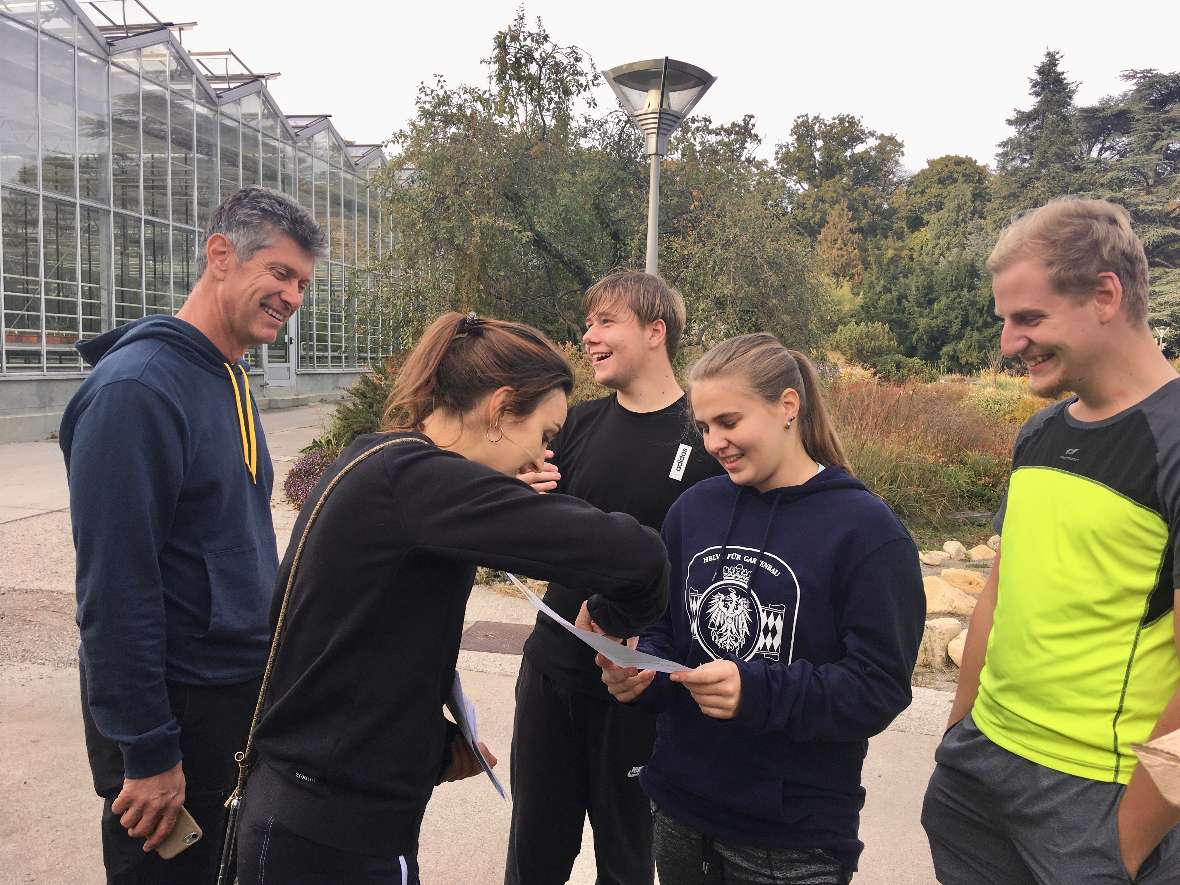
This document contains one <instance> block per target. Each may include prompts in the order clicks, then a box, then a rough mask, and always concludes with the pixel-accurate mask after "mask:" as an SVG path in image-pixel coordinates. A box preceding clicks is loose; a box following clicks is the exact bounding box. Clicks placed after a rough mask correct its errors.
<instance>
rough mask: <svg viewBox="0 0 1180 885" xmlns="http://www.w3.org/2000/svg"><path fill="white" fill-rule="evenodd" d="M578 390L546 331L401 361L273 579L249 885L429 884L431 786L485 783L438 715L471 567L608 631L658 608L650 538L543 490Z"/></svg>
mask: <svg viewBox="0 0 1180 885" xmlns="http://www.w3.org/2000/svg"><path fill="white" fill-rule="evenodd" d="M572 388H573V372H572V371H571V369H570V366H569V364H568V363H567V362H566V360H565V358H564V357H563V356H562V354H561V352H560V351H559V350H558V349H557V348H556V347H555V346H554V345H553V344H552V343H551V342H550V341H549V340H548V339H547V338H545V336H544V335H542V334H541V333H540V332H538V331H537V330H536V329H533V328H531V327H529V326H525V325H522V324H519V323H509V322H502V321H499V320H491V319H478V318H476V317H475V316H474V315H473V314H468V315H467V316H464V315H462V314H458V313H448V314H445V315H443V316H441V317H439V318H438V319H437V320H435V322H434V323H433V324H432V325H431V326H430V327H429V328H428V329H427V330H426V332H425V333H424V334H423V336H422V339H421V340H420V341H419V343H418V345H417V347H416V348H415V349H414V351H413V353H411V354H410V356H409V358H408V359H407V361H406V363H405V366H404V367H403V369H402V371H401V374H400V375H399V377H398V380H397V384H396V387H395V390H394V392H393V394H392V396H391V397H390V400H389V403H388V408H387V411H386V415H385V429H384V431H383V432H381V433H378V434H372V435H369V436H362V437H360V438H359V439H357V440H356V441H355V442H354V443H353V444H352V445H351V446H350V447H349V448H348V449H347V450H346V451H345V452H344V453H343V454H342V455H341V456H340V458H339V459H338V460H337V461H336V462H335V464H333V465H332V467H330V468H329V470H328V471H327V473H326V474H325V475H324V477H323V478H322V479H321V480H320V482H319V484H318V485H317V487H316V489H314V490H313V492H312V494H311V495H310V497H309V498H308V503H307V506H306V507H304V509H303V512H302V513H301V514H300V517H299V520H298V522H297V523H296V525H295V529H294V531H293V533H292V536H291V537H292V542H291V546H290V548H289V549H288V551H287V555H286V557H285V559H284V561H283V563H282V565H281V567H280V569H279V581H278V590H277V593H276V598H275V603H274V608H273V610H272V625H277V629H278V641H277V643H276V644H275V649H276V650H275V651H273V652H272V666H270V667H268V674H269V675H268V680H267V681H266V682H264V690H263V696H262V698H261V700H260V711H261V717H260V719H259V720H258V722H257V726H256V728H255V729H254V730H253V734H252V739H251V742H250V743H249V744H248V746H247V751H246V758H245V763H246V764H245V766H244V768H248V771H249V777H248V779H247V780H245V782H244V786H243V784H242V783H239V791H238V793H237V794H236V795H244V799H243V800H242V806H241V808H242V811H241V820H240V823H239V825H238V835H239V851H238V858H239V861H238V874H239V881H240V883H241V885H256V883H257V885H261V883H262V882H263V881H266V882H282V883H287V885H291V883H299V885H311V883H325V885H326V883H340V882H348V883H358V885H363V883H376V882H380V883H399V885H405V883H416V882H418V873H417V859H416V857H417V845H418V828H419V825H420V824H421V821H422V816H423V813H424V811H425V808H426V803H427V800H428V799H429V798H430V794H431V792H432V790H433V789H434V787H435V785H436V784H438V783H440V782H441V781H445V780H455V779H458V778H460V777H467V776H470V775H473V774H476V773H478V772H479V771H480V769H479V766H478V765H477V763H476V761H475V759H474V758H473V755H472V754H471V752H470V751H469V750H467V749H466V746H467V745H466V744H465V743H464V742H463V739H462V738H461V737H459V736H458V734H457V731H456V729H455V728H454V726H453V725H451V724H450V723H448V722H447V721H446V720H445V719H444V717H443V714H442V708H443V705H444V703H445V701H446V699H447V697H448V695H449V693H450V691H451V687H452V684H453V681H454V677H455V662H456V659H457V657H458V652H459V639H460V634H461V633H462V630H463V613H464V609H465V607H466V604H467V597H468V595H469V593H470V591H471V586H472V583H473V581H474V578H475V569H476V566H479V565H486V566H490V567H492V568H498V569H505V570H509V571H514V572H519V573H520V574H523V575H529V576H531V577H534V578H541V579H548V580H555V581H562V582H569V583H577V584H578V585H579V586H584V587H586V588H587V589H589V590H590V592H591V593H592V594H593V595H591V596H590V598H589V600H588V601H587V603H586V606H585V607H584V612H583V614H582V615H581V616H580V618H581V619H582V620H584V621H585V622H586V623H590V622H591V619H592V620H593V623H595V624H597V625H599V626H600V627H601V629H602V630H603V631H605V632H607V633H610V634H612V635H617V636H632V635H636V634H637V633H638V632H639V631H640V630H641V629H642V628H643V627H645V626H647V625H649V624H651V623H652V622H654V621H655V620H656V619H657V618H658V617H659V615H660V614H661V613H662V612H663V610H664V606H665V602H666V600H667V561H666V558H665V554H664V550H663V547H662V545H661V544H660V540H659V537H658V535H657V534H656V533H655V532H654V531H653V530H651V529H647V528H644V527H642V526H640V525H639V523H637V522H636V521H635V520H634V519H633V518H632V517H630V516H626V515H623V514H617V513H616V514H606V513H603V512H601V511H599V510H596V509H595V508H593V507H591V506H590V505H588V504H586V503H584V502H582V501H580V500H578V499H576V498H571V497H567V496H564V495H544V494H538V491H537V490H536V488H543V487H544V482H543V480H545V479H546V478H547V477H548V476H549V475H550V474H548V473H546V472H545V468H544V461H545V457H546V452H547V443H548V441H549V440H550V439H552V437H553V436H554V435H555V434H556V433H557V432H558V431H559V430H560V429H561V426H562V424H563V422H564V421H565V415H566V398H567V396H568V394H569V392H570V390H571V389H572ZM522 478H523V479H525V480H531V481H533V482H534V485H535V487H530V485H528V484H526V482H525V481H522ZM309 520H314V522H313V523H311V527H310V528H308V525H309ZM491 761H492V764H494V759H493V760H491Z"/></svg>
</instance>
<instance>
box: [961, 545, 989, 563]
mask: <svg viewBox="0 0 1180 885" xmlns="http://www.w3.org/2000/svg"><path fill="white" fill-rule="evenodd" d="M967 555H968V556H969V557H970V558H971V561H972V562H991V561H992V560H993V559H995V558H996V551H995V550H992V548H991V547H989V546H987V544H980V545H978V546H976V547H972V548H971V549H970V550H968V551H967Z"/></svg>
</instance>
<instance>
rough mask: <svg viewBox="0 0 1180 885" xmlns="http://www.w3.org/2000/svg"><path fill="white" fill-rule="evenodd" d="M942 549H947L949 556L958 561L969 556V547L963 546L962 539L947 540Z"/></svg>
mask: <svg viewBox="0 0 1180 885" xmlns="http://www.w3.org/2000/svg"><path fill="white" fill-rule="evenodd" d="M942 549H943V550H945V551H946V555H947V556H949V557H950V558H951V559H953V560H955V561H956V562H958V561H959V560H962V559H966V558H967V548H966V547H964V546H963V543H962V542H961V541H947V542H946V543H945V544H943V545H942Z"/></svg>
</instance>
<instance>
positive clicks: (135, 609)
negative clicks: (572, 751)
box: [60, 187, 324, 885]
mask: <svg viewBox="0 0 1180 885" xmlns="http://www.w3.org/2000/svg"><path fill="white" fill-rule="evenodd" d="M323 246H324V235H323V233H322V231H321V230H320V228H319V226H318V225H317V224H316V223H315V221H314V220H313V219H312V218H311V217H310V216H309V215H308V213H307V212H306V211H304V210H303V209H301V208H300V207H299V206H298V205H296V204H295V203H294V202H293V201H291V200H290V199H288V198H287V197H285V196H283V195H281V194H277V193H274V192H272V191H268V190H264V189H262V188H257V187H251V188H245V189H243V190H240V191H238V192H237V193H236V194H234V195H232V196H231V197H229V198H228V199H227V200H225V202H224V203H222V205H221V206H220V207H218V209H217V211H216V212H215V213H214V215H213V218H212V219H211V220H210V222H209V226H208V228H207V230H206V231H205V236H204V240H203V244H202V248H201V252H200V255H199V256H198V262H197V267H198V269H199V278H198V280H197V283H196V285H195V286H194V287H193V290H192V293H191V294H190V295H189V297H188V300H187V301H186V302H185V304H184V306H183V307H182V308H181V310H180V311H179V313H178V314H177V315H176V316H175V317H169V316H153V317H145V318H144V319H140V320H137V321H135V322H133V323H130V324H128V325H125V326H121V327H119V328H117V329H114V330H113V331H110V332H107V333H106V334H104V335H101V336H99V337H98V338H95V339H93V340H90V341H84V342H80V343H79V344H78V350H79V351H80V352H81V353H82V355H83V357H84V358H85V359H86V360H87V362H88V363H90V364H91V365H92V366H94V370H93V371H92V372H91V373H90V376H89V377H88V378H87V379H86V381H85V382H84V383H83V384H82V386H81V388H80V389H79V390H78V392H77V394H75V395H74V397H73V399H72V400H71V401H70V404H69V406H68V407H67V408H66V411H65V414H64V415H63V417H62V425H61V434H60V436H61V448H62V452H63V453H64V455H65V461H66V471H67V474H68V477H69V486H70V514H71V517H72V520H73V534H74V546H75V550H76V553H77V580H76V590H77V596H78V610H77V620H78V627H79V629H80V631H81V646H80V648H79V664H80V671H81V681H82V716H83V724H84V728H85V734H86V749H87V753H88V755H89V757H90V767H91V772H92V774H93V777H94V787H95V790H96V791H97V792H98V794H99V795H100V796H102V797H103V798H104V799H105V800H106V802H105V803H104V806H103V815H102V845H103V861H104V864H105V866H106V871H107V882H108V883H120V885H123V883H158V882H168V883H172V885H185V883H198V882H199V883H207V882H211V881H213V879H214V877H215V876H216V867H217V860H218V851H219V849H220V834H221V830H222V828H223V825H224V809H223V806H222V803H223V802H224V801H225V798H226V796H227V795H228V793H229V790H230V788H231V787H232V785H233V779H234V775H235V771H236V767H235V765H234V761H233V756H234V753H235V751H237V750H239V749H240V748H241V747H242V745H243V743H244V741H245V737H246V731H247V729H248V727H249V724H250V717H251V714H252V712H253V709H254V703H255V700H256V698H257V694H258V685H259V678H260V676H261V673H262V670H263V667H264V666H265V663H266V655H267V649H268V641H269V633H270V629H269V619H268V614H269V606H270V601H271V594H272V591H273V585H274V580H275V574H276V571H277V567H278V562H277V556H276V551H275V537H274V528H273V526H272V524H271V514H270V495H271V485H272V480H273V472H272V469H271V464H270V457H269V455H268V453H267V448H266V440H265V438H264V437H263V434H262V428H261V424H260V420H259V417H258V411H257V406H256V404H255V403H254V400H253V397H252V396H251V395H250V384H249V377H248V375H247V371H246V370H247V367H246V366H245V365H244V364H243V362H242V358H243V355H244V354H245V352H246V349H247V348H249V347H251V346H253V345H255V344H267V343H270V342H273V341H274V340H275V338H276V337H277V336H278V335H279V334H280V333H281V331H282V330H283V328H284V326H285V325H286V323H287V320H288V319H289V318H290V317H291V315H292V314H293V313H294V312H295V311H296V309H298V307H299V304H300V302H301V301H302V300H303V293H304V291H305V289H306V287H307V285H308V282H309V281H310V279H311V277H312V271H313V269H314V266H315V260H316V258H317V257H318V256H319V255H320V253H321V252H322V250H323ZM182 805H184V806H185V807H186V808H187V810H188V811H189V813H190V814H191V815H192V816H193V818H194V819H195V820H196V821H197V823H198V824H199V825H200V826H201V828H202V829H203V830H204V833H205V838H204V839H203V840H202V841H201V842H198V843H197V844H196V845H195V846H193V847H192V848H190V849H189V850H187V851H186V852H184V853H182V854H180V855H179V856H177V857H176V858H174V859H172V860H163V859H162V858H160V856H159V855H157V854H155V853H153V852H154V849H156V848H157V847H159V845H160V844H161V843H162V842H163V840H164V839H165V838H166V837H167V836H168V834H169V833H170V832H171V830H172V827H173V824H174V823H175V821H176V818H177V815H178V813H179V811H180V808H181V806H182Z"/></svg>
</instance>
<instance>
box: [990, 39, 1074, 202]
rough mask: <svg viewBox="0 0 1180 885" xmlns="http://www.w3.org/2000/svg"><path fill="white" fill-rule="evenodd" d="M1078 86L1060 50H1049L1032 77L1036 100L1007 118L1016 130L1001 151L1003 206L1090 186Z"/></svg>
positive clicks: (998, 167) (999, 186)
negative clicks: (1077, 104) (1076, 104)
mask: <svg viewBox="0 0 1180 885" xmlns="http://www.w3.org/2000/svg"><path fill="white" fill-rule="evenodd" d="M1077 91H1078V84H1077V83H1073V82H1071V81H1070V80H1068V79H1067V78H1066V76H1065V72H1064V71H1062V69H1061V53H1060V52H1056V51H1054V50H1052V49H1050V50H1048V51H1046V52H1045V57H1044V58H1043V59H1042V60H1041V63H1040V64H1039V65H1037V68H1036V72H1035V74H1034V76H1033V77H1031V78H1030V79H1029V94H1030V95H1031V96H1032V98H1033V105H1032V107H1030V108H1028V109H1027V110H1020V109H1017V110H1016V111H1014V113H1013V114H1012V116H1011V117H1009V118H1008V120H1007V123H1008V125H1009V126H1011V127H1012V128H1013V130H1015V131H1014V132H1013V133H1012V135H1011V136H1010V137H1008V138H1006V139H1005V140H1004V141H1002V142H1000V150H999V152H998V153H997V154H996V171H997V172H998V173H999V174H998V175H997V178H996V189H997V195H998V198H999V199H998V206H999V207H1000V208H1002V209H1003V210H1004V211H1006V212H1017V211H1020V210H1023V209H1029V208H1032V207H1034V206H1040V205H1042V204H1044V203H1046V202H1048V201H1049V200H1051V199H1052V198H1053V197H1059V196H1062V195H1064V194H1071V193H1078V192H1080V191H1085V190H1088V189H1089V187H1088V184H1089V182H1088V180H1087V176H1086V172H1087V168H1088V164H1087V162H1086V160H1087V157H1086V154H1085V152H1084V151H1083V147H1082V139H1081V134H1080V131H1079V125H1078V119H1077V118H1078V114H1077V109H1076V108H1075V107H1074V95H1075V94H1076V93H1077Z"/></svg>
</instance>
